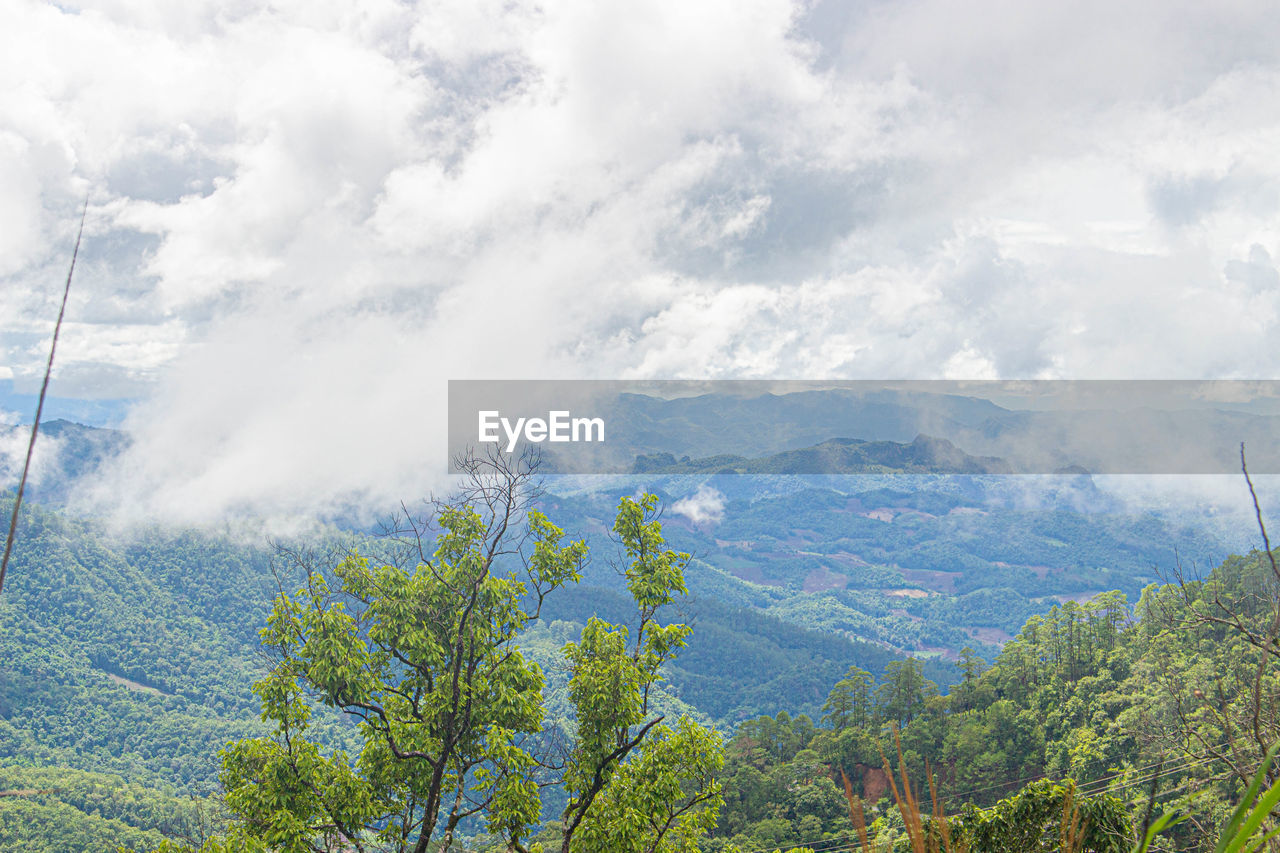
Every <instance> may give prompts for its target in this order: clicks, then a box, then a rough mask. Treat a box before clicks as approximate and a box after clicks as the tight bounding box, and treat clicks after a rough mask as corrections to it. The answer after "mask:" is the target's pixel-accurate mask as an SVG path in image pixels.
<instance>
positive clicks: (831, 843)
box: [745, 744, 1230, 853]
mask: <svg viewBox="0 0 1280 853" xmlns="http://www.w3.org/2000/svg"><path fill="white" fill-rule="evenodd" d="M1229 745H1230V744H1221V745H1220V746H1219V747H1218V748H1219V749H1221V748H1223V747H1226V746H1229ZM1215 760H1217V756H1215V755H1212V754H1209V755H1191V756H1183V757H1182V758H1179V759H1175V761H1174V765H1173V766H1172V767H1167V766H1163V765H1164V762H1162V761H1155V762H1152V763H1151V764H1147V765H1144V766H1142V767H1138V768H1129V769H1128V770H1122V771H1119V772H1117V773H1112V774H1108V775H1106V776H1100V777H1099V778H1097V779H1092V780H1090V781H1088V782H1085V783H1081V784H1079V785H1078V786H1077V789H1076V790H1077V793H1078V794H1079V795H1081V796H1086V797H1092V796H1097V795H1098V794H1102V793H1108V792H1110V791H1113V790H1114V791H1123V790H1126V789H1128V788H1132V787H1135V786H1137V785H1142V784H1145V783H1147V782H1150V781H1152V780H1153V779H1160V778H1163V777H1165V776H1171V775H1174V774H1176V773H1182V772H1185V771H1187V770H1190V769H1192V768H1195V767H1200V766H1203V765H1205V764H1209V763H1211V762H1213V761H1215ZM1153 767H1155V768H1159V769H1158V770H1157V771H1156V772H1155V773H1149V774H1145V775H1142V776H1139V777H1138V778H1136V779H1132V780H1130V781H1127V782H1125V783H1124V784H1122V785H1119V786H1116V787H1114V788H1113V787H1112V785H1111V784H1110V781H1111V780H1114V779H1117V778H1119V777H1121V776H1124V775H1125V774H1126V773H1133V772H1137V773H1140V774H1142V773H1145V771H1147V770H1150V769H1151V768H1153ZM1043 778H1045V777H1044V775H1043V774H1041V775H1039V776H1032V777H1028V779H1029V780H1031V781H1034V780H1036V779H1043ZM1015 781H1017V780H1015ZM1101 783H1106V784H1101ZM1003 784H1013V783H1010V782H1006V783H1003ZM1195 784H1197V783H1196V782H1195V781H1191V782H1187V783H1185V784H1183V785H1181V786H1179V787H1177V788H1174V789H1173V790H1171V791H1165V792H1163V793H1161V794H1160V795H1159V796H1168V795H1170V794H1174V793H1177V792H1178V791H1181V790H1184V789H1186V788H1188V787H1190V786H1192V785H1195ZM997 787H1000V785H989V786H987V787H986V788H977V789H974V790H972V791H969V792H967V793H965V794H956V795H952V797H953V798H962V797H968V796H970V795H972V794H973V793H979V792H982V791H987V790H991V789H992V788H997ZM1134 802H1138V801H1134ZM1130 805H1133V803H1130ZM945 817H946V818H948V819H950V818H954V817H958V815H955V814H952V815H946V816H945ZM857 840H858V836H857V835H855V834H854V833H851V832H848V833H843V834H841V835H836V836H833V837H830V838H819V839H814V840H812V841H796V842H792V843H790V844H782V845H777V846H774V847H768V848H760V849H758V850H751V851H745V853H770V851H772V850H777V851H780V853H787V851H790V850H797V849H799V848H802V847H807V848H809V849H810V850H813V851H814V853H829V851H834V850H836V849H838V848H840V847H842V846H843V845H845V844H848V843H850V842H853V841H857Z"/></svg>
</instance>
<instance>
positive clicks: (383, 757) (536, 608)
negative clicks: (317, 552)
mask: <svg viewBox="0 0 1280 853" xmlns="http://www.w3.org/2000/svg"><path fill="white" fill-rule="evenodd" d="M486 473H487V474H489V475H492V476H496V477H497V480H498V485H497V486H488V487H487V489H488V490H487V491H484V492H480V493H479V494H480V495H481V497H482V499H483V500H484V501H485V503H484V504H483V509H484V510H485V512H483V513H482V512H480V511H478V510H476V509H474V508H473V507H472V506H471V505H469V504H459V505H455V506H447V507H445V508H444V509H443V511H442V512H441V513H440V514H439V517H438V524H439V527H440V531H441V532H440V534H439V536H438V537H437V539H436V542H435V550H434V553H433V554H432V556H431V558H430V559H428V560H424V561H423V562H421V563H419V564H418V565H417V566H416V567H414V568H412V569H406V568H404V567H402V566H400V565H394V564H392V565H374V564H372V563H370V561H368V560H366V559H363V558H360V557H356V556H351V557H348V558H347V559H346V560H344V561H343V562H342V563H341V564H340V565H339V566H338V567H337V568H336V569H335V570H334V571H333V572H332V573H326V572H323V571H313V572H312V573H311V574H310V575H309V577H308V578H307V583H306V586H304V587H303V588H302V589H299V590H298V592H297V593H296V594H294V595H292V596H291V595H286V594H283V593H282V594H281V595H279V596H278V597H277V599H276V601H275V606H274V608H273V610H272V613H271V616H270V618H269V620H268V624H267V627H266V628H265V629H264V630H263V631H262V636H263V641H264V644H265V645H266V646H267V647H268V648H269V649H271V650H272V651H273V653H274V654H275V656H276V660H277V664H276V666H275V667H274V668H273V669H272V670H271V672H270V673H268V675H267V676H266V677H265V678H263V679H261V680H260V681H259V682H258V683H257V684H256V685H255V687H254V690H255V692H256V693H257V694H258V695H259V697H260V698H261V701H262V708H263V718H264V719H265V720H267V721H268V722H270V723H271V724H272V725H273V726H274V733H273V735H272V736H271V737H266V738H254V739H247V740H242V741H239V742H237V743H233V744H231V745H230V746H228V747H227V748H226V749H225V750H224V751H223V753H222V764H223V767H222V775H221V780H222V784H223V787H224V789H225V791H226V804H227V807H228V808H229V810H230V811H231V813H232V816H233V819H232V822H231V825H230V828H229V830H228V835H227V837H226V839H225V840H218V841H211V842H208V843H206V844H205V845H204V847H203V848H202V849H204V850H205V851H215V850H216V851H221V850H224V849H228V848H230V849H236V850H253V849H259V848H262V849H271V850H278V851H288V853H295V851H297V852H298V853H301V851H324V850H331V849H335V848H337V847H343V848H350V849H354V850H360V851H364V850H379V851H410V850H412V851H415V853H424V851H426V850H428V849H434V848H435V847H436V846H438V847H439V848H441V849H448V848H449V847H450V845H451V844H452V843H453V841H454V839H455V837H457V835H458V833H459V830H460V827H461V826H462V825H463V822H464V821H466V820H467V819H468V818H472V817H474V818H475V819H476V820H480V821H483V825H484V827H485V828H486V830H487V832H488V833H489V834H490V836H492V837H494V838H496V839H499V840H500V841H501V842H502V843H503V844H504V845H505V846H507V847H508V848H510V849H513V850H525V849H527V848H526V839H527V838H528V836H529V835H531V834H533V833H534V832H535V831H536V830H537V829H538V826H539V823H540V821H541V814H542V799H541V796H540V793H539V787H540V785H546V784H553V785H555V786H556V787H557V788H559V789H560V790H561V791H562V792H563V795H564V799H563V802H564V805H563V808H562V810H561V814H560V822H559V827H560V829H559V832H558V836H559V837H558V839H557V841H558V842H559V844H558V846H560V848H561V849H562V850H563V851H566V853H567V851H569V850H571V849H572V850H575V851H577V850H583V851H587V850H601V851H603V850H635V851H637V853H638V851H655V852H656V851H667V850H670V851H676V850H690V849H694V848H695V846H696V840H697V839H698V838H699V837H701V836H703V835H705V834H706V832H707V831H708V830H709V829H710V828H711V827H712V826H713V825H714V824H715V821H716V817H717V813H718V809H719V806H720V803H721V796H720V786H719V783H718V782H717V781H716V776H717V774H718V771H719V770H720V769H721V767H722V765H723V755H722V748H721V742H720V738H719V736H718V735H717V734H716V733H715V732H714V731H712V730H710V729H706V728H703V727H702V726H700V725H698V724H697V723H695V722H694V721H692V720H691V719H689V718H688V717H682V718H681V719H680V720H678V721H677V722H676V723H675V725H674V726H672V725H667V724H666V723H665V722H664V718H663V716H662V715H657V714H654V713H652V711H651V709H650V704H649V700H650V692H651V689H652V688H653V686H654V685H655V684H656V683H657V682H658V681H659V679H660V677H661V676H660V671H661V669H662V668H663V666H664V665H665V664H666V663H667V662H668V661H670V660H671V659H672V658H673V657H675V655H676V654H677V653H678V652H679V651H680V649H681V648H683V646H684V645H685V639H686V637H687V636H688V634H689V631H690V629H689V628H688V627H687V626H685V625H682V624H675V623H672V624H665V625H664V624H661V623H659V622H658V621H657V619H656V618H655V617H656V614H657V613H658V611H659V610H660V609H661V608H662V607H664V606H666V605H668V604H670V603H671V602H672V601H673V600H674V598H675V596H676V595H679V594H683V593H685V592H686V588H685V582H684V575H683V570H684V566H685V565H686V563H687V562H688V560H689V556H688V555H687V554H682V553H677V552H675V551H672V550H670V549H668V548H666V547H665V544H664V541H663V538H662V533H661V526H660V524H659V522H658V521H657V520H656V518H655V516H656V513H657V499H656V498H655V497H654V496H652V495H646V496H644V497H642V498H641V499H639V500H632V499H630V498H623V500H622V502H621V504H620V505H619V509H618V515H617V518H616V520H615V523H614V527H613V530H614V533H615V534H616V535H617V536H618V539H619V541H620V542H621V544H622V545H623V547H624V548H625V551H626V557H627V564H626V569H625V576H626V581H627V588H628V591H629V592H630V594H631V597H632V599H633V602H634V613H633V619H632V621H631V624H630V625H615V624H611V623H609V622H606V621H604V620H602V619H599V618H592V619H591V620H589V621H588V623H587V625H586V626H585V628H584V629H583V631H582V634H581V637H580V639H579V640H578V641H577V642H570V643H568V644H567V645H566V646H565V648H564V658H565V662H566V664H567V668H568V671H569V698H570V701H571V703H572V706H573V711H574V720H573V722H574V726H573V731H572V735H571V737H570V738H569V739H568V740H567V742H563V743H554V742H553V739H550V738H543V737H542V736H543V735H544V733H547V732H546V730H545V722H546V721H545V720H544V703H543V701H542V691H543V687H544V678H543V674H542V671H541V668H540V667H539V666H538V665H537V664H536V663H533V662H532V661H530V660H528V659H526V658H525V656H524V655H523V653H522V652H521V650H520V648H519V645H518V642H517V641H518V638H519V636H520V633H521V632H522V631H523V630H524V629H525V628H526V627H527V626H528V625H529V624H530V623H531V622H533V621H534V620H536V619H537V618H538V617H539V615H540V611H541V606H542V603H543V601H544V600H545V599H546V598H547V597H548V596H549V595H551V594H553V593H554V592H555V591H556V590H557V589H559V588H560V587H562V586H564V585H566V584H569V583H573V582H575V581H576V580H577V579H578V578H579V577H580V567H581V565H582V563H583V561H584V560H585V558H586V553H587V551H586V546H585V545H584V544H583V543H581V542H569V543H565V542H564V541H563V540H564V534H563V532H562V531H561V530H560V529H559V528H557V527H555V526H554V525H553V524H551V523H550V521H548V520H547V519H546V517H545V516H543V515H542V514H541V513H539V512H537V511H532V512H529V513H528V517H527V518H528V521H527V525H528V526H527V530H526V531H525V532H524V533H522V534H517V532H516V525H517V524H518V523H519V520H518V518H517V517H516V516H517V511H518V510H519V509H520V508H521V507H520V489H521V487H522V485H523V482H522V479H521V477H520V476H519V475H518V474H515V473H512V472H508V471H506V470H505V469H502V468H500V467H499V468H495V469H493V470H487V471H486ZM512 542H515V543H517V547H522V550H521V551H519V553H520V556H521V558H522V559H521V560H519V561H518V562H520V563H521V566H522V569H520V570H517V569H511V570H506V571H503V570H501V569H499V567H498V565H497V564H496V562H495V556H496V555H499V554H502V553H504V552H507V553H511V551H510V549H511V548H512V547H513V546H512ZM309 693H313V694H315V695H317V696H318V697H319V699H320V700H321V701H322V702H323V704H325V705H327V706H330V707H333V708H336V709H338V710H340V711H342V712H344V713H346V714H348V715H350V716H352V717H354V718H355V719H357V720H358V721H359V723H358V729H359V733H360V736H361V739H362V741H363V744H362V747H361V750H360V752H359V754H358V755H356V756H350V757H349V756H348V755H347V754H346V753H345V752H344V751H342V750H333V751H326V750H325V749H324V748H323V747H322V746H321V744H319V743H317V742H314V741H312V740H310V737H311V733H310V731H309V725H310V715H311V710H310V707H309V705H308V703H307V701H306V696H307V695H308V694H309Z"/></svg>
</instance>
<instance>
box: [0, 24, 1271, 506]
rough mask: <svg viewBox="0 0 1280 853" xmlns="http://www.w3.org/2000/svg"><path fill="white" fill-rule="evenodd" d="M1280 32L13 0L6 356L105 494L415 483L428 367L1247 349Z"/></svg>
mask: <svg viewBox="0 0 1280 853" xmlns="http://www.w3.org/2000/svg"><path fill="white" fill-rule="evenodd" d="M1278 30H1280V21H1278V20H1277V19H1276V17H1275V16H1274V14H1271V10H1270V9H1269V7H1268V4H1265V3H1262V2H1256V3H1251V2H1242V3H1237V4H1233V5H1232V6H1231V8H1230V10H1228V11H1223V10H1221V9H1217V8H1210V7H1207V6H1202V5H1199V4H1182V3H1163V2H1162V3H1156V2H1142V3H1136V4H1128V5H1126V6H1125V7H1124V8H1116V7H1115V6H1114V4H1103V3H1086V4H1084V5H1080V4H1073V5H1071V6H1067V5H1065V4H1058V5H1057V6H1052V5H1050V6H1046V5H1045V4H1020V3H1011V2H1006V0H984V1H983V2H980V3H977V4H966V5H964V6H963V7H961V6H957V5H955V4H950V3H945V2H941V0H913V2H905V3H892V4H889V3H867V4H856V5H855V4H845V3H840V2H837V0H818V2H787V0H749V2H742V0H738V2H728V0H707V1H706V2H699V3H695V4H690V3H687V2H674V0H672V2H658V3H648V4H603V5H601V4H580V3H567V2H550V3H533V2H514V3H512V2H502V3H499V2H481V3H476V2H462V0H457V2H453V0H422V2H415V3H396V2H391V0H374V2H368V0H360V2H356V0H324V2H319V3H316V2H308V3H297V2H277V3H273V4H269V5H268V4H263V3H260V2H249V0H237V2H233V3H224V2H213V0H203V1H202V2H191V3H184V4H180V5H175V4H171V3H162V2H148V0H111V2H101V3H93V4H83V5H79V4H75V3H71V4H67V3H62V4H57V5H55V4H52V3H42V2H35V0H14V2H11V3H8V4H5V5H4V6H3V7H2V8H0V80H4V81H6V82H5V83H3V84H0V287H3V288H4V291H5V294H6V298H5V300H4V302H3V305H2V306H0V361H3V363H4V364H5V366H6V367H7V368H8V369H9V370H11V371H12V375H13V378H14V381H15V384H16V385H17V386H18V387H19V390H24V389H29V388H30V386H31V385H32V384H34V382H35V380H36V377H37V376H38V374H39V370H40V368H41V365H42V358H43V355H42V353H44V352H46V350H45V349H44V347H45V346H46V344H47V338H48V333H49V330H50V328H51V323H52V317H53V315H54V314H55V313H56V309H55V308H54V299H55V298H56V295H55V292H54V291H55V287H56V285H58V284H60V279H61V276H63V275H65V263H66V259H67V256H68V255H69V251H70V243H71V240H72V238H73V230H74V224H75V215H76V213H77V212H78V206H79V203H80V200H81V199H82V198H83V197H84V196H85V195H86V194H87V195H88V196H89V199H90V215H89V226H88V234H87V240H86V244H85V248H84V254H83V255H82V261H83V266H82V270H83V273H84V274H83V276H81V277H79V278H78V279H77V287H76V288H75V290H74V291H73V300H72V305H71V307H70V309H69V320H70V323H69V325H68V326H67V328H66V330H65V332H64V334H65V338H64V340H65V342H66V343H65V345H64V347H62V348H60V368H59V374H58V377H57V380H56V382H55V392H57V391H58V389H59V388H61V389H63V391H64V393H68V394H72V395H83V396H112V395H115V396H143V395H145V396H147V397H148V398H149V401H148V402H147V403H145V404H144V405H141V406H139V407H138V408H136V409H135V411H134V413H133V416H132V418H131V420H130V422H129V424H127V426H128V428H129V429H131V431H133V432H134V433H135V435H136V436H137V438H138V441H137V443H136V444H135V445H134V450H133V451H132V455H131V456H130V457H129V458H128V459H126V460H124V461H123V462H122V465H121V468H120V474H119V477H118V478H117V479H116V480H114V481H113V482H111V483H108V484H106V485H104V494H107V495H110V496H111V497H112V502H113V503H115V504H120V505H129V506H133V507H136V508H137V509H138V511H139V512H143V513H147V514H160V515H179V516H181V517H184V518H205V517H209V516H217V515H220V514H225V513H227V512H229V511H234V510H236V509H248V510H258V509H262V508H266V507H272V508H284V509H286V510H287V511H296V512H308V511H314V510H315V509H323V508H325V507H330V506H333V505H335V504H336V503H341V502H344V501H349V500H353V499H356V500H360V499H364V498H400V497H411V496H413V495H416V494H420V493H421V492H423V491H425V490H426V489H427V488H429V487H430V486H431V485H432V484H433V482H434V481H435V480H436V479H437V478H438V477H439V476H440V472H441V471H442V470H443V467H444V465H443V463H444V441H443V431H444V426H445V418H444V412H443V406H444V389H445V382H446V380H447V379H449V378H514V377H520V378H547V377H555V378H576V377H583V378H586V377H598V378H616V377H653V378H665V377H700V378H729V377H762V378H769V377H794V378H804V377H810V378H842V377H847V378H885V377H893V378H913V377H914V378H936V377H940V376H945V377H950V378H981V377H1027V378H1032V377H1048V378H1052V377H1064V378H1090V377H1099V378H1101V377H1105V378H1122V377H1129V376H1132V377H1171V378H1198V377H1213V378H1216V377H1241V376H1271V375H1273V374H1274V373H1275V372H1276V368H1277V364H1276V358H1275V355H1274V354H1273V348H1271V347H1270V346H1269V345H1268V344H1269V342H1270V341H1271V340H1273V339H1274V334H1275V331H1276V322H1277V307H1278V305H1277V300H1278V299H1280V293H1278V291H1280V286H1278V285H1277V280H1276V268H1275V264H1274V262H1273V260H1272V259H1273V258H1274V257H1275V255H1276V253H1277V252H1278V251H1280V218H1278V217H1277V213H1278V212H1280V165H1277V164H1276V162H1275V158H1274V151H1275V150H1276V148H1277V147H1278V146H1280V64H1278V63H1277V62H1276V61H1275V58H1274V50H1273V45H1274V44H1275V42H1276V40H1277V38H1278V37H1280V31H1278Z"/></svg>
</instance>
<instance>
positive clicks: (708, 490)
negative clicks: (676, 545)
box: [671, 485, 724, 524]
mask: <svg viewBox="0 0 1280 853" xmlns="http://www.w3.org/2000/svg"><path fill="white" fill-rule="evenodd" d="M671 511H672V512H674V513H675V514H677V515H683V516H684V517H685V518H687V519H689V520H690V521H692V522H693V523H694V524H719V523H720V522H721V521H722V520H723V519H724V495H723V494H721V493H720V491H719V490H718V489H714V488H712V487H711V486H705V485H703V486H699V487H698V491H696V492H694V493H693V494H692V495H689V496H688V497H685V498H681V499H680V500H678V501H676V502H675V503H673V504H672V505H671Z"/></svg>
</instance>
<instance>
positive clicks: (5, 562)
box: [0, 196, 89, 592]
mask: <svg viewBox="0 0 1280 853" xmlns="http://www.w3.org/2000/svg"><path fill="white" fill-rule="evenodd" d="M88 212H89V199H88V197H87V196H86V197H85V200H84V207H83V208H81V210H80V230H79V231H77V232H76V246H75V248H74V249H73V250H72V251H71V268H70V269H69V270H67V283H66V286H65V287H63V288H62V305H61V307H59V308H58V320H57V322H55V323H54V324H53V343H52V344H50V345H49V363H48V364H47V365H45V368H44V382H43V383H42V384H41V385H40V399H39V401H38V402H37V403H36V418H35V420H34V421H32V422H31V441H29V442H28V443H27V461H26V462H24V463H23V464H22V477H21V478H20V479H19V480H18V494H17V495H16V496H15V497H14V499H13V517H12V518H10V519H9V535H8V536H7V537H6V538H5V540H4V558H3V559H0V592H3V591H4V573H5V570H6V569H7V568H9V555H10V554H11V553H12V552H13V537H14V535H15V534H16V533H17V532H18V509H19V508H20V507H21V506H22V493H23V492H24V491H26V488H27V475H28V474H29V473H30V472H31V455H32V453H34V452H35V449H36V435H37V434H38V433H39V431H40V414H41V412H43V411H44V397H45V394H47V393H48V392H49V377H51V376H52V375H53V354H54V353H55V352H57V351H58V332H60V331H62V317H63V315H64V314H66V312H67V296H68V295H69V294H70V293H71V276H72V274H73V273H74V272H75V271H76V256H77V255H79V254H80V238H81V237H83V236H84V218H85V215H86V214H87V213H88Z"/></svg>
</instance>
